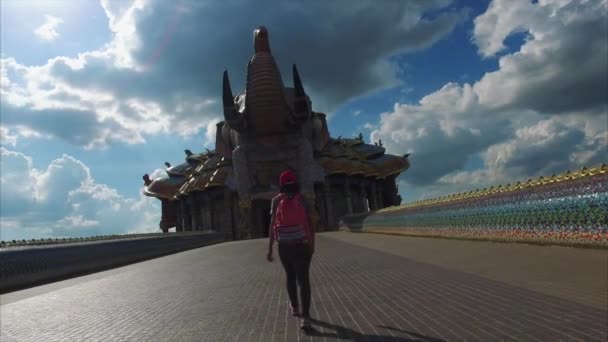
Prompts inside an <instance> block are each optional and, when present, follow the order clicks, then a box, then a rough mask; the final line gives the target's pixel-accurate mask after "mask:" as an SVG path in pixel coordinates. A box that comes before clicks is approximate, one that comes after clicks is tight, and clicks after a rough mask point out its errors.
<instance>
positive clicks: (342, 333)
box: [307, 319, 445, 342]
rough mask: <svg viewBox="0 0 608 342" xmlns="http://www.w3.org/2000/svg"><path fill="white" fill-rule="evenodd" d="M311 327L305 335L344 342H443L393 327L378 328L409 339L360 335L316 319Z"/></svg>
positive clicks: (442, 341)
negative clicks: (323, 330)
mask: <svg viewBox="0 0 608 342" xmlns="http://www.w3.org/2000/svg"><path fill="white" fill-rule="evenodd" d="M311 322H312V324H313V327H312V329H310V330H309V331H308V332H307V334H308V335H309V336H314V337H330V338H339V339H345V340H351V341H374V342H375V341H377V342H379V341H389V342H391V341H392V342H397V341H399V342H409V341H424V342H445V341H444V340H442V339H438V338H434V337H428V336H424V335H420V334H418V333H415V332H411V331H405V330H401V329H397V328H393V327H389V326H378V328H383V329H388V330H392V331H396V332H400V333H402V334H406V335H408V336H410V337H409V338H407V337H396V336H388V335H368V334H361V333H358V332H356V331H354V330H352V329H349V328H345V327H342V326H339V325H336V324H332V323H327V322H323V321H319V320H316V319H312V320H311ZM315 326H319V327H321V328H323V329H326V330H332V331H333V332H320V331H318V330H317V329H315Z"/></svg>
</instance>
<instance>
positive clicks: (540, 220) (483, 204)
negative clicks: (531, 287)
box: [342, 164, 608, 247]
mask: <svg viewBox="0 0 608 342" xmlns="http://www.w3.org/2000/svg"><path fill="white" fill-rule="evenodd" d="M607 212H608V173H607V172H606V165H603V164H602V166H600V167H597V168H593V169H587V168H583V169H581V171H578V172H576V173H570V172H567V173H565V174H562V175H560V176H552V177H548V178H544V177H543V178H541V179H539V180H537V181H534V182H533V181H529V182H526V183H518V184H517V185H516V186H515V187H513V186H509V187H507V186H505V187H502V186H499V187H492V188H490V189H486V190H485V191H476V192H469V193H462V194H455V195H450V196H445V197H441V198H438V199H432V200H425V201H419V202H415V203H408V204H405V205H403V206H399V207H392V208H390V209H388V210H380V211H378V212H375V213H369V214H364V215H352V216H349V217H344V218H343V219H342V228H343V229H348V230H351V231H370V232H385V233H387V232H388V233H399V234H405V235H421V236H441V237H459V238H474V239H491V240H508V241H522V242H550V243H560V244H575V245H594V246H600V247H608V215H607V214H606V213H607Z"/></svg>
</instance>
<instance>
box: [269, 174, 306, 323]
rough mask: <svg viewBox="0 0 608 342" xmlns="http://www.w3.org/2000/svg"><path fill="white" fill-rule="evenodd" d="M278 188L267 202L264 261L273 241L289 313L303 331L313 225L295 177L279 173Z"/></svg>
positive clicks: (270, 250)
mask: <svg viewBox="0 0 608 342" xmlns="http://www.w3.org/2000/svg"><path fill="white" fill-rule="evenodd" d="M279 184H280V193H279V194H278V195H277V196H275V197H274V198H273V199H272V202H271V209H270V215H271V219H270V220H271V221H270V230H269V234H268V236H269V244H268V254H267V259H268V261H272V260H273V258H272V245H273V243H274V241H275V240H276V241H277V242H278V245H279V246H278V249H279V257H280V259H281V263H282V264H283V268H284V269H285V273H286V276H287V293H288V295H289V301H290V308H291V313H292V314H293V315H294V316H300V317H301V328H302V329H304V330H307V329H309V328H310V279H309V269H310V261H311V258H312V254H313V253H314V250H315V231H314V224H315V223H316V222H313V210H312V207H311V206H310V205H309V204H308V203H307V201H306V198H305V197H304V196H302V194H301V193H300V189H299V184H298V182H297V178H296V175H295V173H294V172H293V171H292V170H287V171H285V172H283V173H282V174H281V176H280V178H279ZM298 285H299V287H300V298H298ZM299 299H300V300H301V301H300V300H299ZM300 309H301V311H300Z"/></svg>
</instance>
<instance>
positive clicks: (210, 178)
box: [176, 155, 232, 196]
mask: <svg viewBox="0 0 608 342" xmlns="http://www.w3.org/2000/svg"><path fill="white" fill-rule="evenodd" d="M231 172H232V161H231V160H229V159H226V158H223V157H220V156H218V155H212V156H210V157H209V158H207V159H206V160H205V162H204V163H202V164H200V165H198V167H197V168H196V170H195V172H193V173H192V174H191V175H190V176H189V177H188V178H187V180H186V182H185V183H184V184H183V185H182V186H181V188H180V189H179V192H178V193H177V194H176V196H185V195H188V194H190V193H192V192H196V191H206V190H208V189H210V188H213V187H221V186H226V183H227V180H228V176H229V175H230V173H231Z"/></svg>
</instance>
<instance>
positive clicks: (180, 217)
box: [175, 199, 184, 232]
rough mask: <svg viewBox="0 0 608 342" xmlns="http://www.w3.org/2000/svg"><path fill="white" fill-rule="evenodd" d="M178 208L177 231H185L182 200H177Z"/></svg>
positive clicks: (176, 215) (176, 211)
mask: <svg viewBox="0 0 608 342" xmlns="http://www.w3.org/2000/svg"><path fill="white" fill-rule="evenodd" d="M176 202H177V203H176V206H175V207H176V210H175V232H183V231H184V225H183V222H182V220H183V217H184V214H183V212H182V201H181V200H179V199H178V200H176Z"/></svg>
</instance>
